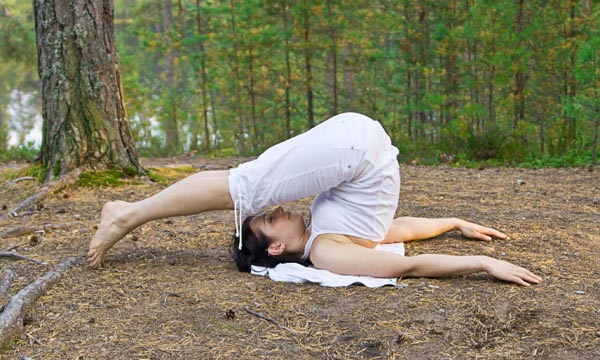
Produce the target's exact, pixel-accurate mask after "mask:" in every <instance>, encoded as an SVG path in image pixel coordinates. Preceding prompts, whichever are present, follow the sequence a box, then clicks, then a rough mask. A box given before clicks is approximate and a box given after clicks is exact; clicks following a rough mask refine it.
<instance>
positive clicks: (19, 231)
mask: <svg viewBox="0 0 600 360" xmlns="http://www.w3.org/2000/svg"><path fill="white" fill-rule="evenodd" d="M80 225H84V223H83V222H81V221H71V222H66V223H61V224H50V223H46V224H41V225H23V226H17V227H14V228H12V229H8V230H6V231H3V232H1V233H0V238H2V239H9V238H12V237H17V236H22V235H27V234H31V233H33V232H36V231H42V230H43V231H46V230H56V229H62V228H67V227H74V226H80Z"/></svg>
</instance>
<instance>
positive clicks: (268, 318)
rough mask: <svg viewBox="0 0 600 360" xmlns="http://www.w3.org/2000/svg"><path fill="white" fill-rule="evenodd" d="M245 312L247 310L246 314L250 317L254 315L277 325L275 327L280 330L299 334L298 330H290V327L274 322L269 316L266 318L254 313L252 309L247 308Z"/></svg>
mask: <svg viewBox="0 0 600 360" xmlns="http://www.w3.org/2000/svg"><path fill="white" fill-rule="evenodd" d="M244 310H246V312H247V313H248V314H250V315H254V316H256V317H257V318H260V319H263V320H267V321H268V322H270V323H273V324H275V326H277V327H278V328H280V329H284V330H287V331H289V332H291V333H292V334H297V332H296V330H294V329H290V328H289V327H287V326H283V325H281V324H280V323H278V322H277V321H276V320H274V319H271V318H270V317H268V316H265V315H263V314H259V313H257V312H256V311H254V310H252V309H250V308H249V307H247V306H246V307H245V308H244Z"/></svg>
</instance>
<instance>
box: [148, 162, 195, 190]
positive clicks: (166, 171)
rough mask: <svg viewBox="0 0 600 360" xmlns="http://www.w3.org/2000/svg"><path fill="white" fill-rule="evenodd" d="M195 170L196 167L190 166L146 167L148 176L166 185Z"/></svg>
mask: <svg viewBox="0 0 600 360" xmlns="http://www.w3.org/2000/svg"><path fill="white" fill-rule="evenodd" d="M197 172H198V169H196V168H194V167H192V166H181V167H160V168H150V169H148V177H149V178H150V180H152V181H154V182H157V183H159V184H161V185H167V184H169V183H170V182H172V181H175V180H179V179H181V178H184V177H186V176H188V175H190V174H194V173H197Z"/></svg>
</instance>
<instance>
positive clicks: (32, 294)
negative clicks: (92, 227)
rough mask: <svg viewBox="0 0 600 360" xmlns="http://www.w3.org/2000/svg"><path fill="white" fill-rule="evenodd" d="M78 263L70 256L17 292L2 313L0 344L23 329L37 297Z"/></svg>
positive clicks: (0, 314)
mask: <svg viewBox="0 0 600 360" xmlns="http://www.w3.org/2000/svg"><path fill="white" fill-rule="evenodd" d="M76 264H77V259H76V258H68V259H66V260H65V261H63V262H62V263H60V264H58V265H56V266H55V267H54V268H53V269H52V270H50V271H48V272H47V273H45V274H44V275H43V276H41V277H40V278H38V279H37V280H36V281H34V282H32V283H31V284H29V285H27V287H25V288H24V289H23V290H21V291H19V292H18V293H17V294H15V295H14V296H13V297H12V298H11V299H10V300H9V301H8V304H6V306H4V308H3V310H2V313H0V346H1V345H2V344H3V343H4V342H5V341H6V340H8V339H9V338H10V337H12V336H14V335H17V334H18V333H20V332H21V331H22V330H23V319H24V318H25V315H26V314H27V312H28V311H29V310H31V308H32V307H33V305H34V304H35V302H36V301H37V299H39V298H40V297H41V296H42V295H44V294H45V293H46V292H47V291H48V290H49V289H50V288H51V287H52V286H53V285H54V284H55V283H56V282H57V281H58V279H60V278H61V276H63V275H64V273H65V272H66V271H67V270H68V269H69V268H71V267H73V266H74V265H76Z"/></svg>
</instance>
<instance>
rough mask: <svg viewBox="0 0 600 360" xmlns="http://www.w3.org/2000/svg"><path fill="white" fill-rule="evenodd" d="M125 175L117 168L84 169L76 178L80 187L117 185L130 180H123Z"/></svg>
mask: <svg viewBox="0 0 600 360" xmlns="http://www.w3.org/2000/svg"><path fill="white" fill-rule="evenodd" d="M124 177H125V175H124V174H123V172H122V171H119V170H99V171H86V172H84V173H82V174H81V176H80V177H79V180H77V186H81V187H88V188H92V187H119V186H122V185H124V184H130V182H125V181H123V178H124Z"/></svg>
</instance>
